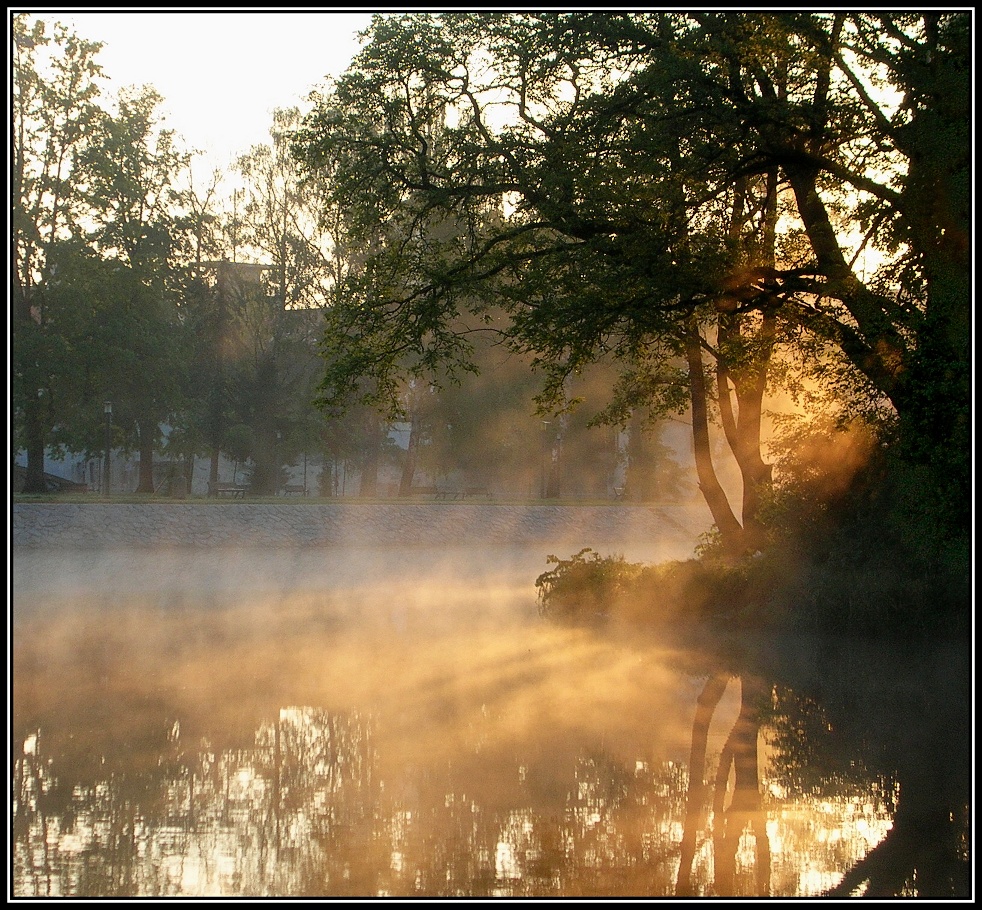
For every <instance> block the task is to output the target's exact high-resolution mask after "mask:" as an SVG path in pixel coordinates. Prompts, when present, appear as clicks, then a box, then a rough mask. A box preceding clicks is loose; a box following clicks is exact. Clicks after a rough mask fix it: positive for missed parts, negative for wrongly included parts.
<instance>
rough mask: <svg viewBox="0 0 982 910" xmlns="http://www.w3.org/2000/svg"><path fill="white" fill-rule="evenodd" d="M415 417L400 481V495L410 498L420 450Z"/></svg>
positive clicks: (411, 425)
mask: <svg viewBox="0 0 982 910" xmlns="http://www.w3.org/2000/svg"><path fill="white" fill-rule="evenodd" d="M418 423H419V422H418V421H417V419H416V418H415V416H414V417H413V419H412V422H411V424H410V428H409V445H408V446H407V447H406V460H405V461H404V462H403V464H402V477H401V478H400V480H399V495H400V496H409V494H410V493H411V492H412V489H413V476H414V475H415V474H416V455H417V451H418V449H419V428H418Z"/></svg>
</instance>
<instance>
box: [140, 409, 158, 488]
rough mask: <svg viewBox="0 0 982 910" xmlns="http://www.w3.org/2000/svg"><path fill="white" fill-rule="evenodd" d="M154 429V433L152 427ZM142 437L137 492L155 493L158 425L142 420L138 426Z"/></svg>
mask: <svg viewBox="0 0 982 910" xmlns="http://www.w3.org/2000/svg"><path fill="white" fill-rule="evenodd" d="M151 426H152V427H153V431H151V430H150V427H151ZM137 432H138V433H139V435H140V479H139V483H138V484H137V487H136V492H137V493H141V494H151V493H153V449H154V444H155V443H156V441H157V439H156V437H157V425H156V424H155V423H151V422H150V421H145V420H141V421H140V422H139V423H138V424H137Z"/></svg>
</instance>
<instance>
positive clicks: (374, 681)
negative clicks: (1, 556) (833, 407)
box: [13, 545, 890, 897]
mask: <svg viewBox="0 0 982 910" xmlns="http://www.w3.org/2000/svg"><path fill="white" fill-rule="evenodd" d="M560 552H561V555H565V551H560ZM546 555H547V553H546V552H544V551H543V550H542V549H541V548H540V547H539V546H538V545H535V546H530V547H483V548H482V547H475V546H471V547H463V546H462V547H456V548H454V547H451V548H445V549H443V550H440V551H434V550H428V549H427V550H424V549H421V548H395V547H390V548H368V547H363V548H347V549H334V550H330V551H327V550H324V551H320V552H302V553H301V552H297V551H290V550H282V551H272V550H259V549H253V550H250V549H238V550H227V551H217V550H212V551H207V552H189V551H180V550H169V551H160V552H150V551H135V550H134V551H113V552H101V551H96V552H90V553H85V552H79V553H74V554H64V555H62V556H61V557H59V558H56V559H52V557H51V554H50V553H44V554H42V553H40V552H38V551H23V552H21V553H18V554H16V555H15V561H14V579H15V583H14V595H15V597H14V643H15V645H14V655H13V656H14V668H13V669H14V686H13V729H14V745H15V779H14V788H15V794H16V798H15V803H16V818H15V859H14V877H15V893H16V894H17V895H18V896H30V895H45V894H74V895H90V896H91V895H106V894H117V895H143V896H178V895H220V894H221V895H241V896H246V897H248V896H259V895H271V896H290V895H304V894H310V895H326V896H337V895H364V896H372V895H375V896H378V895H383V896H384V895H392V896H398V895H436V896H445V895H458V896H480V895H497V896H521V895H525V896H550V895H563V894H565V895H577V894H581V895H589V894H593V895H600V896H617V895H659V894H662V895H667V894H672V893H673V888H674V882H675V876H676V871H677V866H678V842H679V839H680V837H681V830H682V824H683V820H684V815H685V811H684V804H685V798H686V789H685V786H686V781H687V776H686V775H687V772H686V762H687V761H688V757H689V750H690V746H691V741H692V735H693V727H692V724H693V715H694V709H695V703H696V699H697V697H698V695H699V692H700V690H701V688H702V685H703V683H704V681H705V679H706V677H707V675H708V674H709V673H710V672H711V669H712V668H711V666H710V665H709V664H707V663H706V660H705V659H704V658H703V657H702V656H701V655H698V654H693V653H689V652H687V651H686V650H685V649H684V648H683V647H682V646H681V645H680V644H678V643H677V642H674V641H672V640H669V639H667V638H664V637H663V638H660V639H656V638H652V637H647V638H646V637H641V636H638V635H635V634H628V633H627V632H625V631H623V630H622V631H614V632H611V633H607V634H599V633H598V632H597V631H596V630H586V629H572V628H562V627H557V626H554V625H552V624H550V623H548V622H546V621H545V620H543V619H541V618H540V617H539V615H538V613H537V609H536V601H535V588H534V579H535V577H536V576H537V574H538V573H539V572H541V571H544V569H545V568H546V561H545V557H546ZM626 555H628V557H629V558H631V557H632V554H630V553H628V554H626ZM738 709H739V683H738V682H737V681H731V684H730V685H729V686H728V688H727V690H726V693H725V695H724V699H723V702H722V703H721V705H720V707H719V709H718V710H717V711H716V713H715V715H714V716H713V720H712V725H711V727H710V729H709V732H708V749H707V754H708V755H709V756H710V757H713V756H718V755H719V752H720V750H721V749H722V747H723V743H724V740H725V739H726V736H727V734H728V732H729V730H730V727H731V726H732V724H733V721H734V718H735V717H736V713H737V711H738ZM857 786H858V789H857ZM885 787H886V785H884V783H883V782H882V781H878V780H867V781H866V782H865V783H862V784H860V785H856V786H853V789H851V790H848V788H847V791H844V792H840V793H839V794H838V795H837V796H835V797H834V798H833V797H827V798H826V799H825V800H824V801H823V802H822V804H821V806H819V804H818V802H815V803H813V804H809V803H808V802H807V801H806V802H805V803H801V804H798V803H795V804H792V803H790V802H789V803H787V804H784V803H778V802H775V803H774V804H773V805H770V806H769V808H768V831H769V832H771V840H772V849H773V846H774V844H776V845H777V850H776V851H775V852H774V854H773V856H772V862H771V869H772V871H771V887H772V888H773V893H775V894H808V893H811V894H813V893H817V892H818V891H820V890H822V889H823V888H827V887H829V886H830V885H832V884H834V882H835V881H836V880H837V876H839V875H841V873H842V870H843V869H845V868H848V866H849V865H851V863H852V862H854V861H856V860H858V859H859V858H861V857H862V856H863V855H864V854H865V853H866V852H867V851H868V850H869V849H870V848H871V847H872V846H874V845H875V844H876V843H877V842H878V841H879V840H880V839H881V838H882V837H883V836H884V835H885V833H886V831H887V830H888V828H889V817H888V813H887V808H886V807H887V803H888V802H889V796H890V794H889V790H888V788H887V789H885ZM765 789H766V783H765ZM767 792H768V793H769V795H770V797H771V798H773V799H775V800H776V799H777V792H778V791H777V790H776V789H775V790H773V791H767ZM816 813H817V814H816ZM809 832H810V833H809ZM820 832H824V833H820ZM831 832H834V834H833V833H831ZM801 838H805V839H804V840H801ZM830 838H831V840H829V839H830ZM833 842H834V843H833ZM700 850H701V852H700V854H699V855H698V856H697V861H696V867H695V869H696V871H695V874H694V880H695V882H696V884H697V885H699V884H700V883H702V884H703V885H705V883H706V882H709V881H711V880H712V859H711V851H710V852H709V853H707V852H706V845H705V843H704V844H703V847H701V848H700ZM741 855H742V856H743V860H741V862H744V863H745V866H746V868H745V869H744V873H745V874H744V878H743V879H740V878H739V876H738V878H737V885H736V887H737V890H738V891H739V893H748V894H749V893H754V888H755V885H754V884H753V881H752V879H753V876H752V875H750V874H749V873H747V870H752V868H753V849H752V844H750V845H748V847H747V848H746V850H745V851H744V854H741ZM741 882H742V884H741ZM740 889H745V890H742V891H741V890H740Z"/></svg>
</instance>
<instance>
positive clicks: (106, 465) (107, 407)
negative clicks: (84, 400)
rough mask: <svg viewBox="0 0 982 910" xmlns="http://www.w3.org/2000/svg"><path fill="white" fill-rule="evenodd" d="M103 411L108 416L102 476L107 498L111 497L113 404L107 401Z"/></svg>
mask: <svg viewBox="0 0 982 910" xmlns="http://www.w3.org/2000/svg"><path fill="white" fill-rule="evenodd" d="M102 410H103V412H104V413H105V415H106V454H105V457H104V459H103V465H102V474H103V485H104V487H105V490H106V496H107V497H108V496H109V450H110V447H111V445H112V423H113V403H112V402H111V401H107V402H105V403H104V404H103V405H102Z"/></svg>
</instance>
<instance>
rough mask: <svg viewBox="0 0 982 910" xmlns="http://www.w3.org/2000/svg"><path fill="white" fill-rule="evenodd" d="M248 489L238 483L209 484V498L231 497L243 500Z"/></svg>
mask: <svg viewBox="0 0 982 910" xmlns="http://www.w3.org/2000/svg"><path fill="white" fill-rule="evenodd" d="M245 492H246V488H245V487H244V486H241V485H240V484H237V483H209V484H208V495H209V496H231V497H232V498H233V499H242V497H243V496H245Z"/></svg>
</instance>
